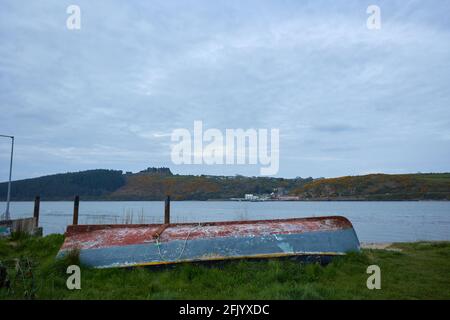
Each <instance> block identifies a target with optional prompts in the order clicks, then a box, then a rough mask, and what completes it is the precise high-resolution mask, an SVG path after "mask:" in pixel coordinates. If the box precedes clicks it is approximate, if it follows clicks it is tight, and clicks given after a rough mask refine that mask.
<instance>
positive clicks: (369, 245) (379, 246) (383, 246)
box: [361, 242, 402, 251]
mask: <svg viewBox="0 0 450 320" xmlns="http://www.w3.org/2000/svg"><path fill="white" fill-rule="evenodd" d="M361 248H362V249H371V250H387V251H402V249H399V248H393V247H392V242H386V243H375V242H366V243H361Z"/></svg>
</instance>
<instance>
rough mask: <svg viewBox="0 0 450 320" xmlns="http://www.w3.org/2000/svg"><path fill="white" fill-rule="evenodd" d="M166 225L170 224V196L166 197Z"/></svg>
mask: <svg viewBox="0 0 450 320" xmlns="http://www.w3.org/2000/svg"><path fill="white" fill-rule="evenodd" d="M164 223H165V224H169V223H170V196H169V195H168V196H167V197H166V204H165V208H164Z"/></svg>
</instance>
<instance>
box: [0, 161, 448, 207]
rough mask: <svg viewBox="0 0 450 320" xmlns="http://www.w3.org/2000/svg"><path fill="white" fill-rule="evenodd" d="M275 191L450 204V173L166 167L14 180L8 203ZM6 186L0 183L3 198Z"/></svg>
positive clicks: (309, 197) (312, 197) (321, 197)
mask: <svg viewBox="0 0 450 320" xmlns="http://www.w3.org/2000/svg"><path fill="white" fill-rule="evenodd" d="M275 189H277V190H284V193H286V192H287V193H289V194H291V195H297V196H298V197H299V198H300V200H444V199H445V200H450V173H443V174H402V175H387V174H371V175H365V176H348V177H340V178H332V179H315V180H313V179H312V178H306V179H302V178H296V179H283V178H268V177H244V176H230V177H227V176H206V175H201V176H193V175H174V174H172V172H171V171H170V169H169V168H147V169H145V170H143V171H140V172H138V173H131V172H127V173H125V174H123V172H122V171H118V170H103V169H98V170H88V171H81V172H72V173H62V174H55V175H49V176H44V177H40V178H34V179H26V180H20V181H14V182H13V183H12V192H11V198H12V200H33V199H34V197H35V196H36V195H40V196H41V198H42V200H71V199H73V197H74V196H75V195H80V196H81V198H82V199H83V200H163V199H164V197H165V195H167V194H170V195H171V196H172V199H174V200H209V199H230V198H241V197H243V196H244V194H246V193H252V194H270V193H271V192H273V191H274V190H275ZM6 192H7V183H5V182H4V183H0V199H1V201H4V199H6Z"/></svg>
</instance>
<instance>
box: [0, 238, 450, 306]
mask: <svg viewBox="0 0 450 320" xmlns="http://www.w3.org/2000/svg"><path fill="white" fill-rule="evenodd" d="M62 242H63V236H61V235H50V236H46V237H43V238H23V237H22V238H17V239H3V240H0V263H1V264H2V265H3V266H4V267H6V269H7V272H8V278H9V282H10V288H9V289H7V288H1V289H0V299H24V298H25V299H27V298H33V299H450V243H448V242H439V243H438V242H434V243H428V242H418V243H408V244H395V245H394V246H395V247H396V248H399V249H401V251H388V250H368V249H365V250H363V251H362V252H361V253H359V254H350V255H347V256H345V257H339V258H336V259H335V260H334V261H333V262H332V263H330V264H329V265H327V266H320V265H317V264H308V265H304V264H300V263H298V262H294V261H279V260H267V261H259V262H256V261H234V262H230V263H226V264H224V265H220V266H201V265H177V266H176V267H173V268H171V269H158V270H156V269H151V268H135V269H105V270H95V269H90V268H85V267H82V268H81V290H72V291H71V290H68V289H67V287H66V279H67V276H68V275H67V274H66V268H67V266H68V265H70V264H74V263H77V257H76V256H73V257H68V258H67V259H65V260H61V261H55V259H54V257H55V255H56V253H57V251H58V249H59V247H60V245H61V244H62ZM372 264H376V265H378V266H380V268H381V286H382V288H381V290H368V289H367V287H366V280H367V277H368V276H369V275H368V274H366V268H367V266H369V265H372Z"/></svg>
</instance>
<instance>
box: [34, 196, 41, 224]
mask: <svg viewBox="0 0 450 320" xmlns="http://www.w3.org/2000/svg"><path fill="white" fill-rule="evenodd" d="M40 203H41V197H40V196H36V198H34V211H33V217H34V219H35V220H34V222H35V227H36V228H37V227H39V207H40Z"/></svg>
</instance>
